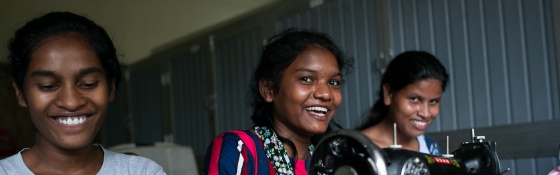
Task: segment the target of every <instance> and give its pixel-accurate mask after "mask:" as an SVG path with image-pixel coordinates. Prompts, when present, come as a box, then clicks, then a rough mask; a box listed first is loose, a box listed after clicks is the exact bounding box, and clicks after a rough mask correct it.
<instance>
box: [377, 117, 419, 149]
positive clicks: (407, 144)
mask: <svg viewBox="0 0 560 175" xmlns="http://www.w3.org/2000/svg"><path fill="white" fill-rule="evenodd" d="M389 118H390V117H386V118H385V119H384V120H383V121H381V123H379V127H380V129H381V130H382V132H383V133H385V134H383V135H384V136H385V137H384V139H386V140H387V141H390V143H391V144H393V142H394V134H395V132H394V130H393V123H394V122H393V121H392V120H390V119H389ZM396 134H397V144H398V145H402V146H403V148H411V147H414V145H416V146H417V145H418V141H417V139H416V137H411V136H409V135H406V134H404V133H402V132H401V131H400V130H399V126H398V125H397V129H396Z"/></svg>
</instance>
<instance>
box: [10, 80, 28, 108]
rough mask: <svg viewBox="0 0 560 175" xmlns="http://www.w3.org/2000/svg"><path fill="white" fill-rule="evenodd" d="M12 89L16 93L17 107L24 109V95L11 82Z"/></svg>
mask: <svg viewBox="0 0 560 175" xmlns="http://www.w3.org/2000/svg"><path fill="white" fill-rule="evenodd" d="M12 87H13V88H14V90H15V91H16V98H17V101H18V104H19V106H21V107H24V108H26V107H27V99H25V95H24V94H23V92H22V91H21V90H19V88H18V87H17V85H16V82H12Z"/></svg>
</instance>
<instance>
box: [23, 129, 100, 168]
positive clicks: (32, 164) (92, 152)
mask: <svg viewBox="0 0 560 175" xmlns="http://www.w3.org/2000/svg"><path fill="white" fill-rule="evenodd" d="M22 156H23V160H24V162H25V164H26V165H27V167H28V168H29V169H30V170H31V171H32V172H33V173H35V174H91V173H93V174H95V173H97V172H98V171H99V170H100V169H101V166H102V164H103V151H102V150H101V149H100V148H98V147H95V146H94V145H93V144H89V145H87V146H85V147H83V148H78V149H63V148H60V147H56V146H55V145H52V144H50V143H48V141H46V140H45V139H43V138H39V140H38V141H37V143H36V144H35V145H34V146H32V147H31V148H29V150H27V151H24V152H23V153H22Z"/></svg>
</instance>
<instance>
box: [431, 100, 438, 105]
mask: <svg viewBox="0 0 560 175" xmlns="http://www.w3.org/2000/svg"><path fill="white" fill-rule="evenodd" d="M438 103H439V99H434V100H430V104H438Z"/></svg>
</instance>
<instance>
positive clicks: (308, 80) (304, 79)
mask: <svg viewBox="0 0 560 175" xmlns="http://www.w3.org/2000/svg"><path fill="white" fill-rule="evenodd" d="M299 80H301V81H303V82H306V83H310V82H313V79H312V78H311V77H301V78H299Z"/></svg>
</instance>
